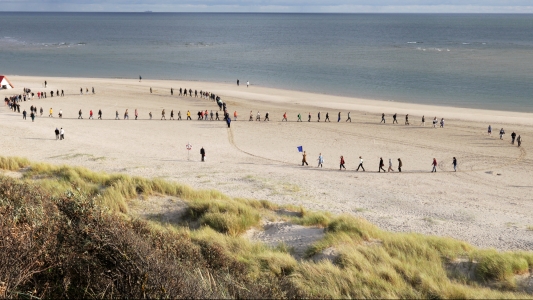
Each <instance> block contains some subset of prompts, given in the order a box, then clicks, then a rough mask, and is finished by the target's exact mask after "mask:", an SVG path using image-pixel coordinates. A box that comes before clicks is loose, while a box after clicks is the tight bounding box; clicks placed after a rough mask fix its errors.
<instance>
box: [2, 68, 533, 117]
mask: <svg viewBox="0 0 533 300" xmlns="http://www.w3.org/2000/svg"><path fill="white" fill-rule="evenodd" d="M6 76H7V77H8V78H19V79H22V80H36V81H38V80H42V81H44V80H46V78H54V79H58V80H80V81H81V80H97V81H101V80H116V81H120V82H121V83H123V84H128V83H129V82H130V81H131V82H136V83H139V82H138V81H137V79H134V78H117V77H109V78H107V77H54V76H46V77H44V76H25V75H6ZM12 81H13V80H12ZM146 82H147V83H153V84H154V87H159V88H162V87H163V86H162V83H168V82H175V83H176V84H184V85H187V84H189V85H190V86H194V87H195V88H196V89H198V88H200V87H198V86H204V87H205V86H208V87H209V86H213V88H211V89H210V91H211V92H215V93H217V94H219V95H220V96H229V97H234V98H237V99H243V100H248V101H258V102H263V103H268V104H276V105H279V104H287V105H300V106H311V107H315V108H323V109H341V110H348V111H351V112H362V113H374V114H381V113H385V114H387V115H389V114H394V113H398V115H399V116H398V119H399V120H402V118H403V116H404V115H405V114H409V115H410V116H416V117H420V116H422V115H424V116H426V123H428V124H429V122H430V121H431V120H432V118H433V117H434V116H437V118H438V119H440V118H445V120H462V121H474V122H487V123H486V124H483V125H480V127H487V126H488V124H492V123H497V124H517V125H533V113H527V112H515V111H505V110H490V109H475V108H463V107H454V106H439V105H431V104H417V103H411V102H398V101H393V100H390V101H388V100H377V99H363V98H356V97H346V96H337V95H329V94H321V93H312V92H305V91H299V90H286V89H280V88H271V87H264V86H260V85H250V88H246V86H245V84H246V83H245V82H244V84H241V85H240V86H237V85H236V83H234V84H231V83H227V82H210V81H199V80H198V81H191V80H174V79H143V81H142V83H146ZM142 83H141V84H142ZM19 88H20V87H19V86H18V85H16V88H15V90H17V89H19ZM29 88H30V89H31V88H32V87H29ZM34 88H35V87H34ZM168 89H170V87H168ZM178 89H179V87H178ZM200 89H201V88H200ZM238 89H240V91H237V90H238ZM242 89H244V90H245V91H246V92H243V91H242ZM8 91H9V90H8ZM175 96H176V95H175ZM324 97H328V101H327V102H325V101H323V100H321V99H323V98H324ZM317 98H321V99H317ZM280 99H281V100H282V101H280ZM223 100H224V99H223ZM309 100H311V101H309ZM311 113H312V114H314V113H315V112H311ZM305 114H306V113H305V112H303V115H305ZM334 114H335V113H334ZM388 117H389V118H390V116H388ZM410 120H411V122H412V123H413V124H417V123H419V118H417V119H410Z"/></svg>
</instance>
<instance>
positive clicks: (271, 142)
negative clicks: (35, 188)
mask: <svg viewBox="0 0 533 300" xmlns="http://www.w3.org/2000/svg"><path fill="white" fill-rule="evenodd" d="M9 78H10V80H11V82H12V83H13V84H14V85H15V86H16V87H17V89H16V90H7V91H6V90H2V91H0V96H1V97H2V99H3V98H4V97H5V96H10V95H12V94H13V93H14V91H16V92H18V93H20V92H21V91H22V87H27V88H31V89H32V91H34V92H36V91H38V90H40V91H47V92H48V93H49V92H50V90H54V91H55V90H57V89H59V90H61V89H63V90H65V93H66V95H65V97H53V98H52V97H49V96H48V98H46V99H36V98H35V99H34V100H32V101H27V102H22V103H21V110H22V109H26V110H28V111H29V107H30V106H31V105H36V106H37V107H43V109H44V116H43V117H38V118H37V119H36V120H35V122H34V123H32V122H31V120H30V119H29V118H28V120H22V116H21V114H18V113H13V112H12V111H10V110H9V109H8V108H7V107H5V106H2V107H1V108H0V141H1V145H2V147H0V155H3V156H25V157H28V158H30V159H32V160H36V161H46V162H50V163H55V164H69V165H81V166H85V167H88V168H90V169H93V170H102V171H107V172H125V173H128V174H132V175H139V176H146V177H164V178H166V179H169V180H175V181H179V182H183V183H187V184H190V185H192V186H193V187H196V188H206V189H217V190H221V191H223V192H224V193H227V194H229V195H232V196H236V197H249V198H255V199H268V200H271V201H273V202H277V203H291V204H295V205H303V206H305V207H306V208H309V209H315V210H328V211H332V212H345V213H349V214H353V215H357V216H361V217H364V218H366V219H368V220H370V221H371V222H373V223H375V224H377V225H379V226H380V227H382V228H385V229H388V230H393V231H414V232H420V233H427V234H436V235H441V236H452V237H455V238H459V239H463V240H466V241H468V242H470V243H472V244H474V245H477V246H482V247H495V248H498V249H528V250H531V249H533V231H530V230H528V227H529V226H533V217H531V216H532V215H533V202H532V201H531V200H532V196H531V195H532V192H533V159H532V158H531V155H528V154H529V152H530V151H531V150H532V148H531V146H530V145H531V144H530V142H529V141H531V140H532V139H533V129H531V125H533V115H532V114H526V113H515V112H500V111H484V110H474V109H461V108H451V107H438V106H425V105H415V104H407V103H398V102H384V101H373V100H364V99H352V98H346V97H336V96H328V95H320V94H309V93H304V92H297V91H286V90H276V89H270V88H263V87H258V86H254V85H252V86H250V87H249V88H247V87H246V85H244V86H243V85H241V86H240V87H237V86H235V85H229V84H221V83H209V82H180V81H163V80H161V81H148V80H143V81H142V82H139V81H138V80H135V79H131V80H129V79H99V78H39V77H26V76H9ZM44 80H47V81H48V88H46V89H45V88H44V87H42V84H41V82H44ZM80 87H83V89H84V90H85V88H86V87H88V88H89V90H91V88H92V87H94V88H95V90H96V94H95V95H92V94H90V95H79V89H80ZM150 87H151V88H152V91H153V93H152V94H150V92H149V88H150ZM170 87H173V88H174V90H175V91H174V96H171V95H170ZM180 87H186V88H187V89H189V88H191V89H193V90H194V89H197V90H206V91H210V92H213V93H216V94H218V95H220V96H221V97H222V99H223V101H225V102H226V103H227V104H228V109H229V111H230V114H231V115H233V111H235V110H236V111H237V112H238V113H239V120H238V121H237V122H232V124H231V130H229V129H228V128H227V126H226V125H225V123H224V122H216V121H196V120H195V119H196V112H197V111H199V110H205V109H207V110H209V111H211V110H213V111H215V110H216V109H218V107H217V106H216V104H215V103H213V102H212V101H210V100H207V99H201V98H194V97H179V96H177V94H178V93H177V91H176V89H179V88H180ZM50 107H52V108H53V109H54V118H48V117H47V115H48V110H49V108H50ZM135 108H137V109H138V110H139V114H140V118H139V120H137V121H135V120H133V119H134V117H133V112H134V110H135ZM59 109H62V111H63V113H64V118H63V119H59V118H57V112H59ZM80 109H82V111H83V115H84V119H83V120H78V119H77V117H78V110H80ZM90 109H92V110H93V111H94V113H95V114H96V112H97V111H98V109H102V111H103V117H104V120H101V121H100V120H88V117H89V110H90ZM125 109H129V114H130V120H127V121H124V120H120V121H116V120H113V119H114V117H115V111H116V110H118V112H119V114H120V117H121V118H122V116H123V114H124V111H125ZM162 109H165V110H166V118H167V121H160V120H159V119H160V117H161V110H162ZM172 109H173V110H174V111H175V112H176V113H177V111H178V110H179V111H181V113H182V117H183V118H184V116H185V113H186V111H187V110H190V111H191V113H192V117H193V121H169V120H168V118H169V117H170V111H171V110H172ZM150 111H151V112H152V114H153V118H154V119H153V120H148V113H149V112H150ZM250 111H252V112H253V115H254V119H255V114H256V113H257V111H260V112H261V115H262V117H264V115H265V112H267V111H268V112H269V113H270V119H271V121H270V122H263V121H262V122H255V121H254V122H249V121H247V119H248V115H249V113H250ZM318 111H321V112H322V120H324V117H325V113H326V112H329V115H330V119H331V122H330V123H324V122H320V123H318V122H316V116H317V112H318ZM339 111H341V116H342V121H341V122H339V123H337V113H338V112H339ZM348 111H351V118H352V123H346V122H344V120H345V119H346V116H347V112H348ZM284 112H287V114H288V116H289V122H281V118H282V115H283V113H284ZM309 112H311V114H312V122H307V114H308V113H309ZM382 112H384V113H386V114H387V123H386V124H385V125H383V124H379V121H380V119H381V113H382ZM394 112H397V113H398V116H399V117H398V121H399V123H400V124H399V125H393V124H392V118H391V114H392V113H394ZM298 113H301V114H302V119H303V121H304V122H302V123H299V122H296V115H297V114H298ZM406 113H409V115H410V121H411V124H412V125H411V126H405V125H403V123H404V116H405V114H406ZM422 115H425V117H426V126H425V127H422V126H420V119H421V116H422ZM435 116H437V117H438V118H439V119H440V118H441V117H444V118H445V120H446V125H445V128H444V129H440V128H436V129H435V128H433V127H432V126H431V125H430V123H431V120H432V119H433V117H435ZM95 118H96V117H95ZM489 124H491V125H492V127H493V136H492V137H489V136H487V134H486V129H487V126H488V125H489ZM56 127H58V128H59V127H63V128H64V129H65V135H66V139H65V140H64V141H56V140H55V136H54V133H53V131H54V129H55V128H56ZM501 127H503V128H504V129H505V130H506V133H507V134H506V135H505V137H504V140H503V141H502V140H499V138H498V137H497V134H496V132H497V131H498V130H499V128H501ZM513 130H514V131H515V132H516V133H517V134H520V135H521V136H522V138H523V140H524V144H523V147H522V148H518V147H516V146H513V145H511V144H510V134H511V132H512V131H513ZM187 143H190V144H192V145H193V149H192V151H191V153H190V155H191V156H190V160H188V156H187V150H186V148H185V145H186V144H187ZM202 146H203V147H204V148H205V149H206V152H207V161H206V162H205V163H201V162H200V161H199V160H200V156H199V149H200V148H201V147H202ZM297 146H303V147H304V150H306V152H307V154H308V162H309V166H308V167H302V166H301V154H300V153H298V152H297V150H296V147H297ZM319 153H322V154H323V155H324V158H325V164H324V168H322V169H319V168H316V159H317V157H318V154H319ZM340 155H344V157H345V159H346V167H347V168H348V170H347V171H342V172H341V171H339V170H338V166H339V165H338V163H339V157H340ZM359 156H362V157H363V158H364V159H365V164H364V165H365V168H366V172H355V168H356V167H357V165H358V163H359V161H358V157H359ZM454 156H455V157H457V159H458V161H459V171H458V172H457V173H455V172H452V170H453V168H452V165H451V159H452V157H454ZM379 157H383V159H384V160H385V164H386V165H387V164H388V159H389V158H391V159H392V161H393V168H394V170H396V169H397V158H401V159H402V161H403V165H404V166H403V172H402V173H401V174H398V173H397V172H394V173H388V174H383V173H377V169H378V161H379ZM433 157H435V158H437V160H438V161H439V168H438V172H437V173H433V174H432V173H430V171H431V162H432V158H433ZM385 168H387V166H386V167H385Z"/></svg>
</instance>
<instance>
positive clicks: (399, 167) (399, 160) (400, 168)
mask: <svg viewBox="0 0 533 300" xmlns="http://www.w3.org/2000/svg"><path fill="white" fill-rule="evenodd" d="M402 167H403V163H402V160H401V159H399V158H398V172H400V173H401V172H402Z"/></svg>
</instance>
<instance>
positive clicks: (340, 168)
mask: <svg viewBox="0 0 533 300" xmlns="http://www.w3.org/2000/svg"><path fill="white" fill-rule="evenodd" d="M342 168H344V170H346V167H345V166H344V156H342V155H341V163H340V167H339V170H342Z"/></svg>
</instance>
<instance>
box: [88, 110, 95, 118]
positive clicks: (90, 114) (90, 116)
mask: <svg viewBox="0 0 533 300" xmlns="http://www.w3.org/2000/svg"><path fill="white" fill-rule="evenodd" d="M89 119H93V120H94V118H93V110H92V109H91V110H89Z"/></svg>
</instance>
